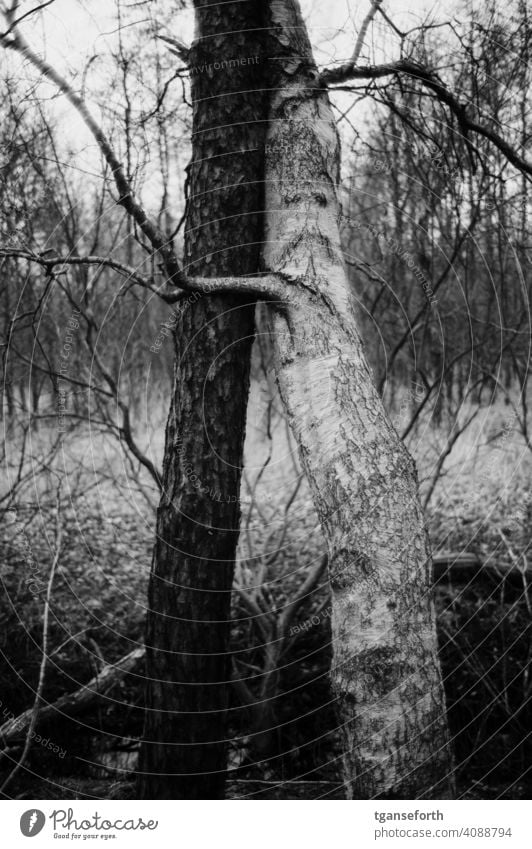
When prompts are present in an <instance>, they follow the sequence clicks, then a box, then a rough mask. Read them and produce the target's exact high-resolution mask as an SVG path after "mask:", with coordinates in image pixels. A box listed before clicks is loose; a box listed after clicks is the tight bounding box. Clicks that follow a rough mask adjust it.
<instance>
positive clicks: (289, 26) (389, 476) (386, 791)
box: [264, 0, 452, 798]
mask: <svg viewBox="0 0 532 849" xmlns="http://www.w3.org/2000/svg"><path fill="white" fill-rule="evenodd" d="M270 13H271V20H270V21H269V25H270V32H271V33H273V34H274V35H273V37H275V38H276V39H277V45H276V54H277V56H278V58H279V60H280V61H278V62H277V63H275V68H276V69H277V76H276V77H275V79H274V81H273V83H274V84H273V85H272V86H271V87H272V89H274V90H275V94H274V95H273V97H272V103H271V106H270V114H269V123H268V134H267V139H266V165H265V168H266V170H265V185H266V236H265V249H264V263H265V266H266V268H267V269H269V270H271V271H274V272H277V273H280V274H282V275H283V276H284V278H285V280H286V304H285V305H277V306H275V305H273V306H269V307H268V309H269V313H270V317H271V327H272V335H273V339H274V348H275V358H276V374H277V380H278V384H279V388H280V392H281V396H282V399H283V403H284V405H285V408H286V411H287V414H288V417H289V422H290V426H291V429H292V431H293V434H294V436H295V438H296V440H297V444H298V446H299V451H300V455H301V460H302V463H303V466H304V469H305V472H306V475H307V477H308V479H309V482H310V485H311V490H312V494H313V499H314V502H315V505H316V508H317V511H318V515H319V517H320V521H321V524H322V527H323V531H324V533H325V536H326V539H327V543H328V550H329V564H330V579H331V585H332V591H333V641H334V655H333V669H332V676H333V684H334V686H335V690H336V695H337V703H338V707H339V718H340V721H341V725H342V728H343V732H344V736H345V781H346V787H347V794H348V796H349V797H350V798H351V797H355V798H376V797H381V798H448V797H449V796H450V795H451V792H452V762H451V757H450V753H449V746H448V734H447V722H446V710H445V702H444V693H443V686H442V680H441V674H440V668H439V661H438V649H437V641H436V628H435V612H434V607H433V603H432V600H431V592H430V589H431V583H432V580H431V578H432V576H431V558H430V554H429V549H428V541H427V535H426V532H425V527H424V522H423V516H422V511H421V508H420V504H419V499H418V493H417V479H416V471H415V467H414V463H413V460H412V459H411V457H410V456H409V454H408V452H407V451H406V449H405V447H404V446H403V444H402V442H401V440H400V439H399V437H398V435H397V433H396V431H395V430H394V428H393V427H392V425H391V423H390V422H389V420H388V418H387V416H386V414H385V412H384V409H383V406H382V403H381V399H380V397H379V395H378V393H377V390H376V388H375V386H374V383H373V379H372V376H371V374H370V371H369V368H368V365H367V363H366V359H365V356H364V353H363V350H362V343H361V340H360V337H359V334H358V331H357V328H356V324H355V314H356V302H355V299H354V297H353V296H352V294H351V292H350V291H349V285H348V281H347V275H346V271H345V268H344V264H343V258H342V253H341V247H340V236H339V229H338V215H339V208H338V201H337V194H336V186H337V182H338V171H339V145H338V137H337V132H336V127H335V123H334V120H333V115H332V111H331V108H330V105H329V100H328V96H327V93H326V92H325V91H324V89H323V86H320V83H319V81H318V74H317V71H316V68H315V65H314V62H313V58H312V52H311V47H310V44H309V41H308V38H307V35H306V30H305V26H304V22H303V19H302V17H301V14H300V11H299V7H298V4H297V2H295V0H285V2H278V0H271V2H270ZM283 57H284V58H283ZM272 64H273V63H272Z"/></svg>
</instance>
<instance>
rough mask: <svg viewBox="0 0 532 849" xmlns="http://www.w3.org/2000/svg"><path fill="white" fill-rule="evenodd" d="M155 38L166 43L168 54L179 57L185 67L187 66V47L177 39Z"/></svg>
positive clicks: (161, 36) (188, 51)
mask: <svg viewBox="0 0 532 849" xmlns="http://www.w3.org/2000/svg"><path fill="white" fill-rule="evenodd" d="M157 38H159V39H160V40H161V41H166V43H167V44H169V45H170V52H171V53H173V54H174V55H175V56H179V58H180V59H181V61H182V62H184V63H185V65H188V61H189V58H190V48H189V47H187V46H186V44H185V43H184V42H182V41H180V40H179V39H178V38H173V37H171V36H168V35H158V36H157Z"/></svg>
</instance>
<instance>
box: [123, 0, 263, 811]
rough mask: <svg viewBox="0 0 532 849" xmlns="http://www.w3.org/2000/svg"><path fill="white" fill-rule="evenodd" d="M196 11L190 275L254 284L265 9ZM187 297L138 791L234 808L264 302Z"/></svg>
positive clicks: (153, 600) (229, 6)
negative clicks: (233, 701) (229, 742)
mask: <svg viewBox="0 0 532 849" xmlns="http://www.w3.org/2000/svg"><path fill="white" fill-rule="evenodd" d="M194 6H195V11H196V39H195V42H194V45H193V47H192V49H191V55H190V67H191V94H192V101H193V131H192V162H191V164H190V167H189V190H188V206H187V220H186V235H185V258H186V262H187V265H186V269H185V270H186V272H187V273H188V274H191V275H204V276H214V275H217V274H218V275H220V274H222V275H227V274H233V275H244V274H254V273H256V271H257V269H258V264H259V255H260V245H261V237H262V227H263V223H262V209H263V152H264V142H263V139H262V137H261V133H262V132H263V120H262V119H263V115H262V109H263V96H262V93H261V85H260V83H257V74H258V73H260V72H261V71H262V66H261V65H260V64H259V63H257V62H256V61H255V58H254V57H256V56H259V54H260V53H261V51H260V49H259V47H258V38H259V37H260V32H261V26H262V18H261V15H262V12H261V10H260V9H259V7H258V6H257V5H256V4H253V3H238V2H236V3H223V4H221V5H218V6H213V5H212V4H211V3H209V2H207V1H206V0H195V2H194ZM248 57H249V59H250V60H253V61H247V60H248ZM241 58H245V59H246V61H245V62H243V63H240V61H238V62H237V61H236V60H240V59H241ZM259 58H262V57H261V56H259ZM229 60H232V65H231V66H228V61H229ZM189 301H190V302H189V303H187V304H186V306H185V309H184V310H183V311H182V312H181V313H180V314H179V319H178V321H177V324H176V331H175V337H176V366H175V378H174V387H173V393H172V399H171V409H170V414H169V418H168V424H167V429H166V446H165V455H164V480H163V484H164V490H163V496H162V498H161V503H160V505H159V510H158V515H157V540H156V544H155V549H154V554H153V565H152V572H151V576H150V585H149V594H148V598H149V609H148V614H147V637H146V666H147V676H148V681H147V694H146V701H147V705H146V723H145V731H144V737H145V740H144V742H143V745H142V747H141V757H140V771H141V776H140V794H141V795H142V796H143V797H145V798H153V799H215V798H223V795H224V782H225V770H226V741H225V735H226V708H227V690H228V686H229V681H230V677H231V675H230V657H229V654H228V652H229V629H230V602H231V587H232V581H233V568H234V558H235V552H236V546H237V543H238V535H239V524H240V503H239V496H240V477H241V470H242V460H243V444H244V435H245V421H246V407H247V399H248V388H249V364H250V352H251V345H252V342H253V336H254V309H255V306H254V299H251V301H250V299H249V298H244V297H242V296H241V295H233V294H231V295H223V296H209V297H205V296H201V297H199V296H198V297H196V296H194V297H192V298H190V299H189Z"/></svg>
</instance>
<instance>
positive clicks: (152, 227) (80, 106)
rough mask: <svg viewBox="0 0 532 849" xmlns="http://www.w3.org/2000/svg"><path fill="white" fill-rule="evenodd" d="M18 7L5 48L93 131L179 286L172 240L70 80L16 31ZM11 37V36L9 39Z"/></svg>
mask: <svg viewBox="0 0 532 849" xmlns="http://www.w3.org/2000/svg"><path fill="white" fill-rule="evenodd" d="M16 5H17V4H14V5H13V6H12V7H11V9H10V10H9V11H8V12H6V18H7V22H8V30H7V32H6V33H4V34H2V36H0V41H2V42H3V44H4V46H5V47H8V48H9V49H11V50H14V51H15V52H16V53H19V54H20V55H21V56H23V57H24V58H25V59H27V60H28V61H29V62H31V64H32V65H33V66H34V67H35V68H36V69H37V70H38V71H39V73H40V74H41V75H42V76H43V77H45V78H46V79H47V80H50V82H52V83H54V85H56V86H57V88H58V89H59V91H60V92H61V93H62V94H64V95H65V97H66V98H67V100H69V101H70V103H71V104H72V106H73V107H74V108H75V109H76V111H77V112H78V114H79V115H80V116H81V118H82V119H83V121H84V123H85V125H86V126H87V127H88V128H89V130H90V131H91V133H92V135H93V137H94V139H95V141H96V142H97V144H98V147H99V148H100V151H101V153H102V155H103V157H104V159H105V161H106V162H107V164H108V165H109V167H110V169H111V172H112V174H113V178H114V181H115V185H116V188H117V190H118V195H119V196H118V201H117V203H119V204H120V205H121V206H123V207H124V209H125V210H126V212H127V213H128V215H129V216H131V218H132V219H133V220H134V221H135V223H136V224H137V225H138V227H139V228H140V230H141V231H142V232H143V233H144V235H145V236H146V238H147V239H148V241H149V242H150V244H151V246H152V248H153V249H154V250H155V251H158V252H159V254H160V255H161V257H162V260H163V264H164V267H165V270H166V273H167V275H168V278H169V281H170V282H171V283H172V284H174V285H179V284H180V281H181V276H182V271H181V269H180V267H179V264H178V262H177V259H176V256H175V254H174V251H173V250H172V247H171V245H170V244H169V243H168V240H167V239H165V238H164V236H163V235H162V233H161V232H160V230H159V228H158V227H157V225H156V224H155V223H154V222H153V221H151V220H150V219H149V218H148V216H147V214H146V212H145V210H144V209H143V207H142V206H141V204H140V203H139V201H138V200H137V198H136V197H135V195H134V192H133V188H132V186H131V184H130V182H129V180H128V179H127V177H126V175H125V173H124V169H123V167H122V165H121V163H120V162H119V160H118V157H117V156H116V154H115V152H114V150H113V148H112V147H111V144H110V142H109V140H108V138H107V136H106V135H105V133H104V132H103V130H102V129H101V127H100V126H99V124H98V123H97V121H96V120H95V119H94V117H93V116H92V114H91V113H90V111H89V109H88V108H87V105H86V104H85V101H84V100H83V98H82V97H80V95H79V94H77V93H76V92H75V91H74V89H73V88H72V86H71V85H70V83H68V82H67V80H66V79H65V78H64V77H62V76H61V74H59V73H58V72H57V71H56V70H55V68H53V67H52V66H51V65H49V64H48V62H46V60H45V59H41V58H40V56H38V55H37V54H36V53H34V51H33V50H32V49H31V47H30V46H29V44H28V43H27V41H26V40H25V39H24V37H23V36H22V35H21V34H20V33H19V32H18V31H17V30H16V23H17V22H16V20H14V15H15V10H16ZM8 34H10V37H9V38H8Z"/></svg>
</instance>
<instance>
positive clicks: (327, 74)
mask: <svg viewBox="0 0 532 849" xmlns="http://www.w3.org/2000/svg"><path fill="white" fill-rule="evenodd" d="M401 73H402V74H408V75H409V76H410V77H412V78H413V79H416V80H419V81H420V82H421V84H422V85H423V86H424V87H425V88H427V89H428V90H429V91H431V92H433V93H434V94H435V95H436V96H437V97H438V99H439V100H441V102H442V103H445V105H446V106H448V107H449V109H450V110H451V112H452V113H453V114H454V115H456V117H457V119H458V122H459V124H460V127H461V128H462V131H463V133H464V135H466V134H467V132H468V131H471V132H474V133H477V134H478V135H480V136H483V137H484V138H485V139H487V140H488V141H489V142H491V143H492V144H493V145H494V146H495V147H496V148H497V149H498V150H500V152H501V153H503V154H504V156H506V158H507V159H508V161H509V162H511V164H512V165H514V166H515V167H516V168H517V169H518V170H519V171H521V172H522V173H524V174H528V175H529V176H532V162H530V161H529V160H528V159H526V158H525V157H524V156H522V155H521V154H519V153H518V152H517V151H516V150H515V148H514V147H512V145H511V144H509V142H507V141H506V140H505V139H503V138H502V136H500V135H499V134H498V133H497V132H496V131H495V130H491V129H490V128H489V127H486V126H484V125H483V124H479V123H478V121H474V120H473V119H471V118H469V117H468V115H467V109H466V105H465V104H464V103H462V102H461V101H460V100H459V99H458V98H457V97H456V96H455V95H454V94H452V92H450V91H449V89H448V88H447V86H446V85H445V83H443V82H442V81H441V80H440V79H439V77H438V76H437V75H436V74H435V73H434V72H433V71H431V70H429V69H428V68H425V67H424V66H423V65H419V64H418V63H417V62H413V61H411V60H409V59H399V60H398V61H397V62H388V63H385V64H383V65H366V66H363V67H362V66H361V67H358V68H357V67H353V64H352V62H347V63H346V64H345V65H340V66H339V67H338V68H326V69H325V70H324V71H322V73H321V74H320V83H321V84H322V85H324V86H329V85H335V84H336V83H345V82H346V81H348V80H360V79H373V80H374V79H378V78H380V77H387V76H391V75H395V74H401Z"/></svg>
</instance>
